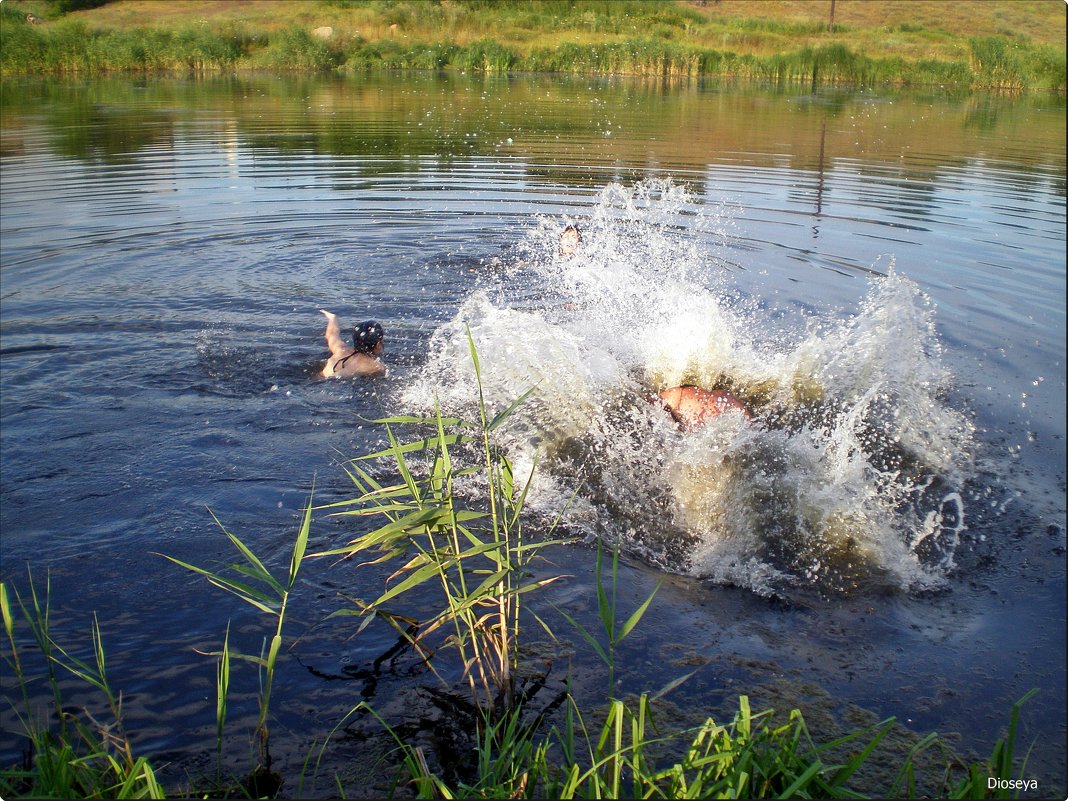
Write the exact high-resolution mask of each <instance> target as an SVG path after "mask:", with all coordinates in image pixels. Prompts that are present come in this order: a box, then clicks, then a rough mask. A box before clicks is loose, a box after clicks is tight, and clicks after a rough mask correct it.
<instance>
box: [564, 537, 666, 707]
mask: <svg viewBox="0 0 1068 801" xmlns="http://www.w3.org/2000/svg"><path fill="white" fill-rule="evenodd" d="M602 555H603V554H602V548H601V545H600V543H598V545H597V569H596V576H595V579H594V580H595V583H596V586H597V615H598V617H599V619H600V622H601V627H602V630H603V631H604V634H605V637H606V639H607V644H606V645H605V646H602V645H601V644H600V643H599V642H598V641H597V638H596V637H594V636H593V634H592V633H591V632H590V631H588V630H587V629H586V628H585V627H584V626H583V625H582V624H581V623H579V622H578V621H577V620H575V619H574V618H573V617H571V615H569V614H567V612H564V611H563V610H560V609H558V610H557V611H558V612H560V614H561V615H563V616H564V617H565V618H567V620H568V622H569V623H571V625H572V626H574V627H575V628H576V629H577V630H578V632H579V634H580V635H582V639H584V640H585V641H586V642H587V643H588V644H589V646H590V647H591V648H592V649H593V651H594V653H596V654H597V656H599V657H600V658H601V661H602V662H604V663H605V666H606V667H607V668H608V696H609V697H612V695H613V693H614V692H615V686H616V685H615V669H616V659H615V653H616V646H617V645H619V643H621V642H622V641H623V640H624V639H625V638H626V637H627V635H628V634H630V633H631V632H632V631H634V627H635V626H637V625H638V623H639V622H640V621H641V619H642V617H644V615H645V613H646V611H647V610H648V609H649V605H650V604H651V603H652V602H653V598H655V597H656V593H657V592H658V591H659V590H660V584H657V585H656V588H655V589H654V590H653V591H652V592H651V593H650V594H649V596H648V597H647V598H646V599H645V600H644V601H643V602H642V603H641V604H639V605H638V608H637V609H635V610H634V611H633V612H632V613H631V614H630V617H628V618H627V619H626V620H625V621H624V622H623V624H622V625H620V626H617V622H618V618H617V615H616V612H617V598H618V593H617V589H618V580H619V546H618V544H617V545H616V547H615V549H614V550H613V551H612V595H611V597H609V595H608V592H607V590H606V589H605V586H604V574H603V571H602V567H601V561H602V559H601V558H602Z"/></svg>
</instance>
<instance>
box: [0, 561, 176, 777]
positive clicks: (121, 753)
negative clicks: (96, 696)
mask: <svg viewBox="0 0 1068 801" xmlns="http://www.w3.org/2000/svg"><path fill="white" fill-rule="evenodd" d="M29 582H30V593H29V599H28V601H24V600H23V598H22V596H20V595H19V593H18V591H17V590H13V593H14V602H15V605H14V606H13V605H12V602H11V597H10V596H9V594H8V585H7V584H6V583H4V582H0V616H2V619H3V625H4V632H5V634H6V635H7V642H8V647H9V649H10V659H7V660H6V661H7V662H8V664H9V666H10V667H11V668H12V672H13V674H14V677H15V679H16V681H17V682H18V685H19V689H20V691H21V694H22V707H23V709H22V712H21V713H18V718H19V722H20V724H21V726H22V729H23V735H24V736H25V737H26V739H27V740H28V750H27V751H26V752H25V758H24V761H23V764H22V765H21V766H19V767H16V768H6V769H3V770H0V795H2V796H3V797H4V798H15V797H29V798H163V797H164V794H163V789H162V788H161V787H160V785H159V782H158V781H157V780H156V774H155V771H154V769H153V768H152V765H151V764H150V763H149V761H148V759H147V758H146V757H143V756H136V757H135V756H134V753H133V747H132V746H131V745H130V741H129V739H128V738H127V736H126V733H125V730H124V728H123V714H122V695H121V694H120V693H116V692H115V691H114V690H113V689H112V688H111V685H110V683H109V682H108V678H107V660H106V654H105V651H104V643H103V637H102V635H101V632H100V624H99V622H98V621H97V619H96V615H95V614H94V615H93V625H92V634H91V637H92V651H93V661H92V663H89V662H87V661H85V660H83V659H80V658H78V657H76V656H74V655H72V653H71V652H70V651H68V650H67V649H66V648H64V647H63V646H62V645H60V644H59V643H58V642H56V640H55V639H54V638H53V636H52V632H51V609H50V603H49V596H50V590H51V578H50V577H49V578H48V579H46V581H45V589H44V593H43V595H38V592H37V588H36V586H35V585H34V581H33V576H32V574H31V575H30V577H29ZM16 606H17V608H18V611H19V612H21V616H22V619H23V621H24V623H25V624H26V625H27V626H28V627H29V630H30V634H31V636H32V639H33V642H34V644H35V645H36V655H37V656H39V657H40V658H41V659H43V661H44V672H45V675H46V676H47V680H48V684H49V687H50V688H51V692H52V705H53V707H52V715H51V716H50V717H51V718H53V719H54V720H55V721H58V724H57V725H56V726H55V727H53V725H50V724H48V723H45V722H44V720H43V719H42V717H41V715H40V710H38V709H37V708H36V706H35V704H34V703H33V700H32V699H31V697H30V692H29V684H30V681H31V679H30V678H29V675H28V673H27V670H28V667H27V666H26V665H25V664H24V663H23V659H22V648H21V647H20V646H19V644H18V638H17V637H16V634H15V626H16V611H15V609H16ZM56 667H60V668H63V669H64V670H65V671H67V672H68V673H70V674H71V675H73V676H74V677H76V678H77V679H79V680H81V681H82V682H84V683H86V684H88V685H90V686H92V687H94V688H96V689H97V690H99V691H100V692H101V693H102V694H103V696H104V698H105V700H106V702H107V707H108V711H109V713H110V721H109V722H107V723H105V722H103V721H101V720H98V718H97V717H96V716H94V715H93V714H92V713H90V712H89V710H88V709H83V710H82V711H81V712H80V713H74V712H72V711H71V710H70V709H69V708H68V707H66V706H65V705H64V703H63V694H62V692H61V689H60V683H59V678H58V676H57V674H56V670H55V668H56Z"/></svg>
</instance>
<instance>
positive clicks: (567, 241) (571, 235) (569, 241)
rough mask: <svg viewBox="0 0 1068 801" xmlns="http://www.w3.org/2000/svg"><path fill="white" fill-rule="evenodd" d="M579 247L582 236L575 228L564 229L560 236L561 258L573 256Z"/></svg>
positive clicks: (570, 226) (572, 226) (571, 226)
mask: <svg viewBox="0 0 1068 801" xmlns="http://www.w3.org/2000/svg"><path fill="white" fill-rule="evenodd" d="M581 245H582V234H581V233H579V229H578V228H577V227H576V226H574V225H569V226H567V227H566V228H565V229H564V232H563V233H562V234H560V255H561V256H574V255H575V253H576V252H578V249H579V246H581Z"/></svg>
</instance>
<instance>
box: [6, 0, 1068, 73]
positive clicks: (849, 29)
mask: <svg viewBox="0 0 1068 801" xmlns="http://www.w3.org/2000/svg"><path fill="white" fill-rule="evenodd" d="M85 6H95V7H85ZM830 10H831V3H830V0H692V1H690V2H684V0H673V1H672V0H318V1H317V2H311V1H303V0H259V2H244V1H243V0H239V1H234V0H230V1H228V2H225V1H222V0H171V2H167V3H160V2H152V1H151V0H111V2H103V3H101V0H7V2H5V3H3V4H2V5H0V17H2V22H3V25H2V30H0V34H2V41H0V52H2V54H3V55H2V61H0V69H2V71H3V73H4V74H87V73H88V74H92V73H99V72H135V73H142V72H148V73H170V74H175V73H177V74H189V73H193V74H195V73H207V72H224V71H238V70H260V69H266V70H343V71H344V70H347V71H355V70H365V69H374V68H387V69H457V70H479V71H488V72H507V71H537V72H562V73H574V74H617V75H649V76H662V77H698V76H714V77H732V78H735V77H736V78H745V79H758V80H764V81H780V82H789V81H798V82H808V83H812V84H818V83H833V82H842V83H852V84H858V85H862V86H873V85H879V84H885V83H891V84H898V85H924V84H953V85H955V86H966V87H973V88H999V89H1011V90H1024V89H1059V90H1063V89H1064V87H1065V43H1064V31H1065V6H1064V4H1063V3H1057V2H1048V1H1045V0H961V2H955V3H946V2H941V1H940V0H896V1H895V0H885V1H884V2H878V3H874V2H867V1H866V0H837V1H836V3H835V4H834V14H835V15H834V19H833V29H832V24H831V23H832V20H831V17H830ZM27 15H31V18H28V17H27Z"/></svg>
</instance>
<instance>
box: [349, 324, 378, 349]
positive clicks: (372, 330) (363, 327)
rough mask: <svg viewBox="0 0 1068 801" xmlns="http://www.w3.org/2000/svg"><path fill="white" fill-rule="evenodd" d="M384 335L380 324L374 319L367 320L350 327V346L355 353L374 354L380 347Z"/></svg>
mask: <svg viewBox="0 0 1068 801" xmlns="http://www.w3.org/2000/svg"><path fill="white" fill-rule="evenodd" d="M384 335H385V332H384V331H383V330H382V326H380V325H379V324H378V323H376V322H375V321H374V320H368V321H367V322H366V323H360V324H359V325H358V326H356V327H355V328H353V329H352V346H353V347H354V348H355V349H356V352H357V353H369V354H375V353H377V352H378V351H379V350H380V349H381V348H380V346H381V345H382V337H383V336H384Z"/></svg>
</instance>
